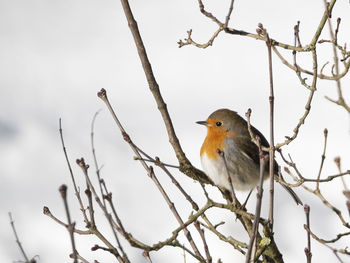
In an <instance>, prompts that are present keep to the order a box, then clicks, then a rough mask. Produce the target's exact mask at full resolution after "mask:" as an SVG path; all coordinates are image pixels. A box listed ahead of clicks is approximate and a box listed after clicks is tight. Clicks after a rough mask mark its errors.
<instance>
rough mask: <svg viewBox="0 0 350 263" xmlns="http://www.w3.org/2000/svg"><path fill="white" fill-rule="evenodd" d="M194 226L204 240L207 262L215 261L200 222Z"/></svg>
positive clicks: (196, 222)
mask: <svg viewBox="0 0 350 263" xmlns="http://www.w3.org/2000/svg"><path fill="white" fill-rule="evenodd" d="M194 226H195V228H196V229H197V231H198V233H199V235H200V237H201V239H202V242H203V246H204V251H205V255H206V258H207V260H206V262H207V263H211V262H212V260H213V259H212V257H211V255H210V252H209V247H208V244H207V241H206V239H205V235H204V229H201V227H200V224H199V222H198V221H195V222H194Z"/></svg>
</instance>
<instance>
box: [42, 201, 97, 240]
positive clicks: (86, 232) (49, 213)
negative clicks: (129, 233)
mask: <svg viewBox="0 0 350 263" xmlns="http://www.w3.org/2000/svg"><path fill="white" fill-rule="evenodd" d="M43 214H44V215H47V216H48V217H50V218H51V219H52V220H53V221H55V222H56V223H58V224H59V225H61V226H64V227H65V228H67V230H68V224H66V223H64V222H63V221H62V220H60V219H58V218H57V217H56V216H54V215H53V214H52V213H51V211H50V209H49V208H48V207H47V206H44V208H43ZM74 232H75V233H77V234H79V235H90V234H92V233H91V232H90V230H80V229H77V228H74Z"/></svg>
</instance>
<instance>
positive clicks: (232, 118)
mask: <svg viewBox="0 0 350 263" xmlns="http://www.w3.org/2000/svg"><path fill="white" fill-rule="evenodd" d="M197 123H198V124H202V125H205V126H206V127H207V137H206V138H205V140H204V143H203V145H202V148H201V152H200V155H201V162H202V167H203V170H204V172H205V173H206V174H207V175H208V176H209V178H210V179H211V180H212V181H213V182H214V183H215V184H216V185H218V186H222V187H224V188H226V189H227V190H230V189H231V186H230V183H229V181H228V176H227V171H226V167H225V164H224V160H223V158H222V157H220V156H219V153H218V150H220V151H222V152H224V154H225V159H226V164H227V168H228V171H229V174H230V177H231V181H232V186H233V188H234V189H235V190H242V191H245V190H252V189H253V188H254V187H256V186H257V185H258V183H259V177H260V172H259V170H260V159H259V149H258V147H257V146H256V144H255V143H254V142H252V141H251V137H250V134H249V131H248V124H247V122H246V121H245V120H244V119H243V118H242V117H241V116H239V115H238V114H237V112H235V111H231V110H228V109H219V110H217V111H214V112H213V113H212V114H211V115H210V116H209V117H208V119H207V120H206V121H198V122H197ZM251 129H252V131H253V133H254V134H255V135H257V136H259V137H260V140H261V145H263V146H265V147H269V143H268V142H267V140H266V138H265V137H264V136H263V135H262V134H261V132H259V131H258V130H257V129H256V128H254V127H253V126H251ZM274 167H275V174H276V175H275V176H277V173H278V166H277V163H276V161H275V166H274ZM265 168H266V169H265V173H264V179H266V178H268V177H269V165H266V167H265ZM282 186H283V187H284V188H285V189H286V190H287V191H288V193H289V194H290V195H291V196H292V197H293V198H294V200H295V202H296V203H297V204H302V202H301V200H300V199H299V197H298V196H297V195H296V193H295V192H294V191H293V190H292V189H291V188H290V187H288V186H286V185H283V184H282Z"/></svg>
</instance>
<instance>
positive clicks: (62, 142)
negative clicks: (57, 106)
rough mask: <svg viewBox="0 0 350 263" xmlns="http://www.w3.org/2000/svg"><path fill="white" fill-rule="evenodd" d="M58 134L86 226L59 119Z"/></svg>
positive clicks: (82, 206) (86, 221)
mask: <svg viewBox="0 0 350 263" xmlns="http://www.w3.org/2000/svg"><path fill="white" fill-rule="evenodd" d="M59 133H60V138H61V145H62V148H63V153H64V157H65V159H66V163H67V166H68V169H69V173H70V176H71V179H72V182H73V187H74V192H75V196H76V198H77V199H78V202H79V205H80V211H81V212H82V214H83V217H84V222H85V224H86V225H89V220H88V218H87V215H86V211H85V208H84V204H83V201H82V199H81V197H80V191H79V189H78V187H77V184H76V183H75V178H74V174H73V171H72V167H71V165H70V162H69V158H68V154H67V150H66V146H65V144H64V140H63V130H62V122H61V118H60V119H59Z"/></svg>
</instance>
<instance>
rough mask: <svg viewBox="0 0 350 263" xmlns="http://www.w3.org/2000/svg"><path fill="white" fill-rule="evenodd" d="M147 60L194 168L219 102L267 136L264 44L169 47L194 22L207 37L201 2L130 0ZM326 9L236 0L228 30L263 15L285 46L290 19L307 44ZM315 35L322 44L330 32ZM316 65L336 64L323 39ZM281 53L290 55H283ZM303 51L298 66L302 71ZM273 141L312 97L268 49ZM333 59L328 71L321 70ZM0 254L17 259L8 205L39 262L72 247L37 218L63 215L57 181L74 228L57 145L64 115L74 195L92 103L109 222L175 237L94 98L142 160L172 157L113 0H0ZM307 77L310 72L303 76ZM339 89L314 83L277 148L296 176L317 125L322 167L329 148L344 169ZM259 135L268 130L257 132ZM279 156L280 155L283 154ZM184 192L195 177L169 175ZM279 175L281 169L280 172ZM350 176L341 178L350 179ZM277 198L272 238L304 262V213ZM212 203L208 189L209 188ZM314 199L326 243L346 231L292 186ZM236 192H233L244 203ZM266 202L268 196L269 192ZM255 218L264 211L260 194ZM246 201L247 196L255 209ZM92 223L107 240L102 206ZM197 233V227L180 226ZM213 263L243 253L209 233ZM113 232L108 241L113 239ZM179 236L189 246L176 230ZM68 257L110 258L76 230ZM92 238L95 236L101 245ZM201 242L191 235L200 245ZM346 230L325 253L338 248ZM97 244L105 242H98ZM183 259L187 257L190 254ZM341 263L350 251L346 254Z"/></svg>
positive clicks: (313, 165)
mask: <svg viewBox="0 0 350 263" xmlns="http://www.w3.org/2000/svg"><path fill="white" fill-rule="evenodd" d="M208 2H209V3H206V8H207V10H208V11H210V12H213V13H214V14H216V15H217V17H218V18H219V19H221V20H222V21H223V20H224V17H225V16H226V13H227V8H228V6H229V1H219V2H217V1H208ZM130 4H131V7H132V9H133V11H134V15H135V17H136V20H137V21H138V25H139V28H140V31H141V35H142V37H143V39H144V44H145V46H146V48H147V52H148V56H149V59H150V61H151V63H152V67H153V69H154V72H155V76H156V78H157V81H158V83H159V85H160V88H161V92H162V95H163V97H164V99H165V101H166V103H167V105H168V110H169V113H170V115H171V117H172V120H173V123H174V126H175V130H176V132H177V135H178V137H179V139H180V141H181V145H182V147H183V149H184V151H185V152H186V155H187V157H188V158H189V159H190V160H191V162H192V163H193V164H194V165H195V166H197V167H200V160H199V149H200V146H201V143H202V141H203V139H204V137H205V130H204V128H203V127H200V126H199V125H196V124H195V121H198V120H204V119H206V117H207V116H208V115H209V114H210V113H211V112H212V111H214V110H216V109H218V108H223V107H226V108H230V109H233V110H236V111H237V112H238V113H240V114H241V115H244V113H245V112H246V110H247V109H248V108H249V107H250V108H252V110H253V113H252V123H253V124H254V125H255V126H256V127H258V128H259V129H260V130H261V131H262V132H263V133H264V134H265V135H268V130H269V126H268V120H269V115H268V112H269V104H268V95H269V90H268V87H269V83H268V68H267V56H266V53H267V51H266V47H265V43H264V42H262V41H256V40H254V39H251V38H246V37H241V36H232V35H227V34H221V35H220V36H219V37H218V38H217V39H216V40H215V42H214V45H213V47H210V48H207V49H205V50H202V49H197V48H195V47H193V46H187V47H183V48H181V49H179V48H178V45H177V43H176V42H177V41H178V40H179V39H183V38H185V37H186V36H187V34H186V31H187V30H189V29H191V28H192V29H193V39H194V40H197V41H198V42H205V41H207V40H208V39H209V38H210V37H211V35H212V33H213V32H214V31H215V30H216V29H217V28H216V25H215V24H214V23H213V22H211V21H210V20H208V19H207V18H205V17H204V16H203V15H202V14H201V13H200V11H199V8H198V4H197V1H131V3H130ZM323 10H324V6H323V1H320V0H319V1H316V0H309V1H301V0H299V1H248V0H245V1H236V3H235V7H234V10H233V13H232V18H231V21H230V25H231V26H232V27H234V28H237V29H244V30H247V31H249V32H253V33H254V32H255V29H256V27H257V24H258V23H259V22H261V23H263V25H264V26H265V27H266V28H267V29H268V32H269V33H270V36H271V37H272V38H275V39H277V40H279V41H281V42H284V43H290V44H292V43H293V26H294V25H295V24H296V22H297V21H298V20H299V21H301V26H300V30H301V32H300V36H301V41H302V44H303V45H305V44H307V43H309V42H310V40H311V39H312V36H313V32H315V30H316V28H317V26H318V23H319V21H320V19H321V17H322V14H323ZM349 11H350V5H349V3H348V1H339V3H338V4H337V5H336V7H335V9H334V12H333V17H334V18H335V19H336V18H337V17H339V16H341V17H342V19H343V20H342V24H341V31H340V34H339V43H340V44H343V43H344V42H347V41H349V36H350V34H349V32H350V30H349V26H350V24H349V15H348V14H349ZM324 32H325V33H324V34H322V36H321V38H328V27H326V28H325V30H324ZM318 52H319V65H320V66H322V65H323V64H324V63H325V62H326V61H329V60H330V61H332V57H333V55H332V53H331V49H330V48H329V44H322V45H319V46H318ZM283 54H284V55H285V56H286V58H288V59H289V60H290V61H291V59H292V55H291V52H290V51H288V52H284V53H283ZM310 56H311V55H310V54H306V55H304V56H302V55H300V56H299V61H300V62H302V63H303V65H304V66H305V67H306V68H309V69H311V68H312V64H311V60H310ZM273 63H274V65H273V66H274V83H275V102H276V104H275V109H276V110H275V118H276V125H275V127H276V131H275V135H276V142H281V141H283V140H284V136H286V135H288V136H290V135H292V130H293V128H294V127H295V126H296V124H297V122H298V120H299V118H300V117H301V116H302V114H303V112H304V105H305V103H306V99H307V96H308V93H309V92H308V91H307V90H306V89H305V88H304V87H303V86H301V85H300V83H299V81H298V79H297V76H296V75H295V73H293V72H292V71H290V70H289V69H287V68H286V67H285V66H284V65H282V64H281V62H280V61H279V60H278V58H277V57H276V56H274V62H273ZM330 67H331V66H327V67H326V69H325V70H326V72H327V73H328V74H329V70H330ZM0 72H1V74H0V85H1V89H0V92H1V93H0V178H1V183H0V209H1V210H0V211H1V213H0V224H1V228H0V261H1V262H12V261H13V260H20V259H22V258H21V255H20V253H19V250H18V247H17V245H16V243H15V241H14V236H13V233H12V230H11V228H10V224H9V218H8V212H9V211H11V212H12V214H13V217H14V219H15V223H16V227H17V231H18V234H19V235H20V239H21V241H22V243H23V245H24V247H25V249H26V251H27V254H28V256H29V257H33V256H34V255H39V256H40V261H41V262H53V263H54V262H69V261H70V259H69V258H68V254H69V253H70V251H71V247H70V246H71V245H70V241H69V236H68V233H67V232H66V230H65V229H64V228H63V227H61V226H59V225H58V224H56V223H55V222H53V221H52V220H51V219H49V218H48V217H46V216H44V215H43V214H42V208H43V206H44V205H47V206H48V207H50V209H51V211H52V212H53V213H54V214H55V215H56V216H57V217H59V218H61V219H62V220H65V212H64V209H63V203H62V200H61V198H60V196H59V192H58V187H59V186H60V185H61V184H63V183H65V184H67V185H68V190H69V205H70V208H71V211H72V217H73V220H74V221H76V222H77V226H78V227H79V228H81V229H83V228H84V225H83V224H82V216H81V214H80V213H79V211H78V206H77V202H76V200H75V199H74V196H73V191H72V189H73V188H72V184H71V181H70V175H69V173H68V169H67V166H66V163H65V160H64V155H63V152H62V148H61V145H60V140H59V133H58V119H59V118H60V117H61V118H62V121H63V129H64V136H65V140H66V146H67V149H68V154H69V156H70V158H71V162H72V165H73V170H74V173H75V176H76V178H77V180H78V181H79V183H80V185H81V187H82V191H83V190H84V180H83V177H82V173H81V171H80V169H79V168H78V167H77V166H76V165H75V159H76V158H79V157H85V159H86V161H87V162H88V163H89V164H91V169H90V170H91V171H90V172H91V175H92V176H94V173H93V171H94V167H93V165H92V164H93V162H92V154H91V145H90V124H91V120H92V117H93V115H94V113H95V112H96V111H97V110H99V109H102V111H101V112H100V114H99V116H98V119H97V121H96V129H95V132H96V134H95V139H96V151H97V154H98V159H99V162H100V164H101V165H104V167H103V169H102V176H103V178H104V179H105V180H106V182H107V183H108V186H109V189H110V190H111V191H112V192H113V198H114V200H115V204H116V207H117V209H118V213H119V216H120V217H121V219H122V220H123V222H124V225H125V227H126V229H127V231H129V232H131V233H132V234H133V235H134V236H135V237H136V238H138V239H140V240H142V241H143V242H145V243H147V244H153V243H156V242H157V241H160V240H164V239H166V238H167V237H169V236H170V235H171V231H173V230H174V229H175V228H176V227H177V226H178V224H177V222H176V220H175V219H174V217H173V216H172V214H171V212H170V210H169V209H168V207H167V205H166V203H165V201H164V200H163V199H162V197H161V195H160V193H159V192H158V190H157V189H156V187H155V186H154V184H153V183H152V181H151V180H150V179H149V178H148V177H147V175H146V173H145V171H144V170H143V168H142V167H141V165H140V164H139V163H137V162H136V161H134V160H133V153H132V151H131V149H130V148H129V147H128V145H127V144H126V143H125V142H124V141H123V140H122V137H121V136H120V133H119V131H118V130H117V127H116V126H115V124H114V123H113V121H112V118H111V116H110V114H109V113H108V111H107V109H106V107H105V106H104V105H103V103H102V101H101V100H100V99H98V98H97V96H96V93H97V92H98V91H99V90H100V89H101V88H105V89H106V90H107V92H108V96H109V99H110V101H111V103H112V104H113V106H114V107H115V110H116V113H117V115H118V117H119V118H120V121H121V122H122V123H123V124H124V126H125V128H126V130H127V131H128V133H129V134H130V136H131V137H132V139H133V140H134V142H135V143H136V144H137V145H138V146H139V147H141V148H142V149H143V150H145V151H146V152H147V153H148V154H150V155H152V156H159V157H160V158H161V159H162V160H163V161H165V162H168V163H173V164H176V163H177V161H176V158H175V155H174V153H173V151H172V149H171V146H170V144H169V142H168V138H167V135H166V131H165V128H164V124H163V123H162V119H161V117H160V114H159V112H158V110H157V108H156V106H155V103H154V99H153V97H152V95H151V93H150V91H149V89H148V86H147V83H146V80H145V77H144V74H143V71H142V68H141V64H140V62H139V58H138V56H137V52H136V49H135V45H134V43H133V40H132V37H131V34H130V32H129V29H128V26H127V23H126V19H125V17H124V14H123V12H122V7H121V4H120V2H119V1H107V0H106V1H91V0H87V1H78V0H71V1H54V0H52V1H40V0H31V1H28V0H15V1H12V0H11V1H10V0H1V1H0ZM307 77H308V80H310V79H311V77H310V76H307ZM342 85H343V87H344V96H345V99H348V98H349V96H348V95H349V92H348V86H349V78H348V77H346V78H344V79H343V81H342ZM336 94H337V93H336V87H335V83H333V82H330V81H319V83H318V90H317V92H316V93H315V97H314V101H313V104H312V110H311V113H310V115H309V117H308V118H307V120H306V122H305V125H304V126H302V128H301V130H300V134H299V136H298V138H297V140H295V141H294V142H293V143H291V144H290V145H289V146H288V147H285V148H284V152H285V153H290V154H291V155H292V157H293V158H294V161H295V162H296V163H297V165H298V167H299V168H300V170H301V172H302V173H303V175H304V176H305V177H308V178H315V177H316V176H317V173H318V169H319V164H320V160H321V154H322V150H323V129H324V128H328V130H329V138H328V148H327V153H326V161H325V165H324V170H323V173H322V175H323V176H324V177H325V176H327V175H331V174H336V173H337V169H336V166H335V165H334V162H333V158H334V157H335V156H341V157H342V163H343V167H344V169H349V165H348V163H349V149H350V148H349V146H350V144H349V117H348V115H347V114H346V112H345V110H343V109H341V108H340V107H338V106H336V105H334V104H332V103H330V102H328V101H327V100H325V99H324V96H325V95H328V96H331V97H333V98H336ZM267 137H268V136H267ZM280 163H282V162H281V161H280ZM156 172H157V175H158V177H159V179H160V181H161V182H162V184H163V185H164V187H165V189H166V190H167V192H168V193H169V195H170V197H171V199H172V201H173V202H175V204H176V205H177V208H178V210H179V212H180V213H181V215H182V217H183V219H184V220H185V219H186V218H187V216H188V215H189V214H190V212H191V208H190V206H189V205H188V203H186V201H185V200H184V199H183V197H182V196H181V195H180V194H179V193H178V191H177V190H176V189H174V186H173V185H172V184H171V182H170V181H169V179H168V178H167V177H166V176H165V175H164V174H162V173H160V172H158V170H156ZM174 175H175V176H176V178H177V179H178V180H179V181H180V182H181V183H182V184H183V185H184V188H185V189H186V191H187V192H188V193H189V194H190V195H191V196H192V197H193V198H195V199H196V200H197V201H198V203H199V204H201V205H203V204H204V202H205V200H203V198H202V190H201V188H200V187H199V185H198V183H196V182H194V181H193V180H191V179H189V178H187V177H186V176H184V175H183V174H181V173H179V172H176V171H174ZM287 178H288V177H287ZM348 183H349V180H348ZM280 189H281V188H280V187H279V186H277V193H276V206H275V212H276V219H275V232H276V235H275V237H276V242H277V244H278V246H279V248H280V251H281V252H282V254H283V255H284V259H285V261H286V262H305V254H304V252H303V250H304V247H305V246H306V233H305V230H304V229H303V224H304V223H305V215H304V211H303V208H302V207H301V206H299V207H296V206H295V204H294V203H293V201H292V200H291V199H290V197H289V196H288V195H287V194H286V193H285V192H284V191H280ZM208 190H209V191H210V194H211V196H212V197H213V198H215V199H216V200H221V199H220V195H219V194H218V192H217V191H216V190H215V189H214V188H212V187H208ZM321 190H322V191H323V192H324V194H325V196H326V197H327V198H328V199H329V201H330V202H331V203H332V204H334V205H336V206H337V207H338V208H339V209H341V210H342V212H343V215H344V217H345V219H346V220H349V217H348V213H347V211H346V209H345V201H344V197H343V195H342V193H341V191H342V184H341V181H340V180H334V182H332V183H329V184H327V185H322V186H321ZM296 191H297V192H298V194H299V195H300V197H301V198H302V199H303V200H304V202H305V203H307V204H309V205H310V206H311V228H312V230H313V231H314V232H315V233H317V234H319V236H320V237H321V238H325V239H331V238H334V237H335V236H336V234H337V233H340V232H346V231H349V230H346V229H345V228H344V227H342V226H341V223H340V221H339V219H338V218H337V217H336V216H335V214H334V213H333V212H332V211H330V210H329V209H328V208H326V207H325V206H324V205H323V204H322V203H321V202H320V200H318V199H317V198H315V197H314V196H313V195H312V194H310V193H307V192H305V191H304V190H303V189H301V188H300V189H296ZM245 195H246V194H245V193H240V194H239V198H240V199H243V198H244V197H245ZM266 199H267V198H266ZM265 201H266V202H264V206H263V212H262V213H263V215H264V216H266V214H267V207H268V206H267V200H265ZM253 207H254V198H253V199H251V201H250V203H249V204H248V208H249V209H250V211H253ZM208 215H209V217H210V218H211V219H212V220H213V222H214V223H218V222H220V221H222V220H225V221H227V224H225V225H224V226H222V227H221V228H220V229H221V230H222V231H223V232H225V233H226V234H227V235H232V236H233V237H236V238H238V239H239V240H242V241H245V242H247V240H248V237H247V235H246V233H245V232H244V231H243V230H242V227H241V225H240V224H239V222H236V221H235V218H233V216H232V215H231V214H229V213H222V212H221V211H219V210H218V209H213V210H212V211H210V213H208ZM97 217H98V221H97V223H98V225H99V226H100V229H101V231H103V232H104V233H105V234H106V235H107V236H109V237H110V231H109V228H108V226H107V225H106V224H105V220H104V218H103V217H102V216H101V212H100V211H99V210H97ZM190 230H191V231H192V235H193V236H195V238H196V239H198V235H197V233H196V231H195V230H193V229H190ZM206 234H207V238H208V242H209V246H210V247H211V248H212V249H211V253H212V256H213V258H214V262H216V261H217V260H218V258H221V259H222V260H223V262H233V260H234V261H235V262H243V260H244V258H243V256H241V255H240V254H239V253H238V252H236V251H235V250H233V249H232V248H231V247H229V246H228V245H226V244H223V243H221V242H220V241H218V239H217V237H215V236H213V235H211V234H210V233H209V232H208V231H207V232H206ZM110 239H111V240H112V238H110ZM180 240H181V242H184V243H185V245H186V246H189V245H188V243H187V241H186V240H185V238H183V236H182V235H181V237H180ZM76 243H77V247H78V251H79V252H80V253H81V254H82V255H83V256H84V257H85V258H87V259H88V260H90V261H93V259H97V260H99V261H100V262H115V259H114V258H113V257H111V256H110V255H108V254H107V253H103V252H91V251H90V247H92V246H93V245H94V244H96V243H99V242H98V240H96V239H94V238H93V237H90V236H88V237H86V236H84V237H77V242H76ZM99 244H101V243H99ZM123 244H124V247H125V249H126V251H127V252H128V254H129V257H130V259H131V261H132V262H145V259H144V258H143V257H142V251H140V250H137V249H132V248H130V247H129V246H128V245H127V244H126V243H125V242H123ZM200 244H201V243H200V242H198V245H199V246H200V247H201V245H200ZM346 244H349V237H347V238H344V239H343V241H342V242H339V244H338V245H337V246H335V247H337V248H344V247H345V246H346ZM101 245H102V244H101ZM312 253H313V260H314V262H336V258H335V256H334V255H333V253H332V252H331V251H330V250H328V249H327V248H325V247H324V246H321V245H319V244H318V243H316V242H315V241H314V240H312ZM151 257H152V259H153V262H184V258H183V252H182V251H181V250H180V249H173V248H165V249H164V250H162V251H160V252H152V253H151ZM186 260H187V261H186V262H194V260H193V259H192V258H191V257H190V256H188V255H187V257H186ZM343 260H344V262H350V259H349V257H343Z"/></svg>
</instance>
